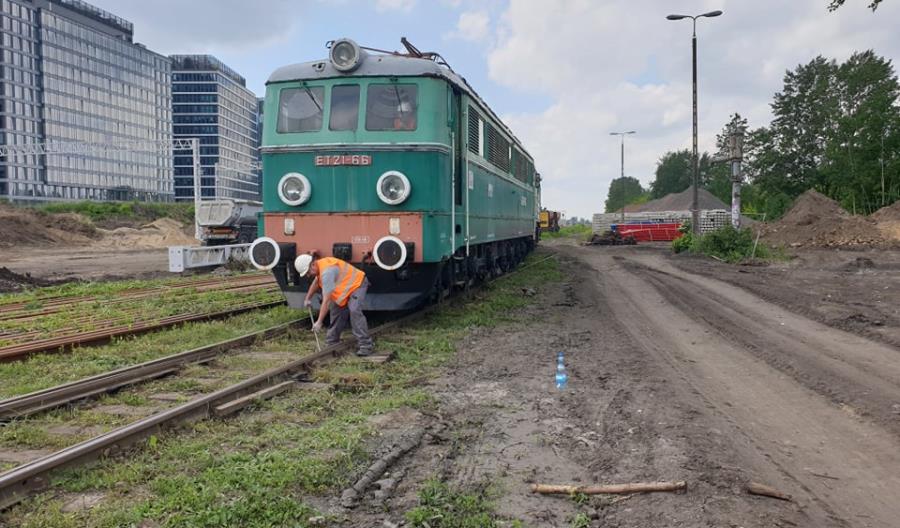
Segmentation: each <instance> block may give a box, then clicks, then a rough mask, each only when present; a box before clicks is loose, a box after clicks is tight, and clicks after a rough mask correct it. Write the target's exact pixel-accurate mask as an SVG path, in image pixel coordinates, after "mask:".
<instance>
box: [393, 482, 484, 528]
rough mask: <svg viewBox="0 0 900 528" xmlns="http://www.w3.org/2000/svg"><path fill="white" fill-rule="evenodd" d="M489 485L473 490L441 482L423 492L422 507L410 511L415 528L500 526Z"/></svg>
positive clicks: (408, 517)
mask: <svg viewBox="0 0 900 528" xmlns="http://www.w3.org/2000/svg"><path fill="white" fill-rule="evenodd" d="M493 510H494V505H493V502H492V493H491V487H490V485H489V484H486V485H482V486H475V487H471V488H469V489H461V488H457V487H451V486H449V485H447V484H446V483H444V482H441V481H440V480H438V479H432V480H429V481H428V482H426V483H425V486H423V488H422V489H421V490H420V491H419V506H417V507H415V508H413V509H412V510H410V511H408V512H406V520H407V522H409V524H410V526H413V527H414V528H492V527H495V526H497V519H496V518H495V517H496V516H495V515H494V513H493Z"/></svg>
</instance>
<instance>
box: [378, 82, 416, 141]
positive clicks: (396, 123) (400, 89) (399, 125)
mask: <svg viewBox="0 0 900 528" xmlns="http://www.w3.org/2000/svg"><path fill="white" fill-rule="evenodd" d="M418 97H419V87H418V86H416V85H414V84H370V85H369V88H368V90H367V92H366V99H367V100H366V130H415V129H416V127H417V126H418V122H417V121H418V112H419V103H418Z"/></svg>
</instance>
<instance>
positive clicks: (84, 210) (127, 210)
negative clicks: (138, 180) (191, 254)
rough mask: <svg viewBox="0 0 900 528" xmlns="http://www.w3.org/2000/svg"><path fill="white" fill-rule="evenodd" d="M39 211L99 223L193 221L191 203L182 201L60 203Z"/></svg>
mask: <svg viewBox="0 0 900 528" xmlns="http://www.w3.org/2000/svg"><path fill="white" fill-rule="evenodd" d="M38 211H42V212H44V213H49V214H54V213H78V214H81V215H84V216H86V217H87V218H89V219H90V220H91V221H93V222H95V223H98V224H104V223H107V222H152V221H153V220H156V219H159V218H171V219H173V220H178V221H179V222H182V223H185V224H190V223H192V222H193V221H194V205H193V204H185V203H147V202H87V201H85V202H61V203H52V204H47V205H42V206H40V207H39V208H38Z"/></svg>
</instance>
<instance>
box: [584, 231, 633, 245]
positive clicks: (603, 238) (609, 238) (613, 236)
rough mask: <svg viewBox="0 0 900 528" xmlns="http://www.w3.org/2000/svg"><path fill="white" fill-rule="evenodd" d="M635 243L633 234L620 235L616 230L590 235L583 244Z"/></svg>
mask: <svg viewBox="0 0 900 528" xmlns="http://www.w3.org/2000/svg"><path fill="white" fill-rule="evenodd" d="M635 244H637V241H635V239H634V236H632V235H627V236H624V237H623V236H622V235H621V234H620V233H619V232H618V231H606V232H604V233H603V234H602V235H596V234H595V235H591V238H590V240H588V241H587V242H585V243H584V245H585V246H633V245H635Z"/></svg>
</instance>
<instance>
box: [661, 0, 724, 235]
mask: <svg viewBox="0 0 900 528" xmlns="http://www.w3.org/2000/svg"><path fill="white" fill-rule="evenodd" d="M721 14H722V12H721V11H710V12H708V13H703V14H702V15H695V16H691V15H669V16H667V17H666V18H667V19H668V20H681V19H684V18H690V19H691V20H692V21H693V23H694V30H693V34H692V37H691V59H692V60H691V64H692V68H693V96H694V97H693V99H694V112H693V117H694V129H693V138H692V139H693V150H692V153H693V156H692V159H691V162H692V165H693V167H692V168H693V178H692V183H691V188H692V190H693V192H692V197H691V223H692V224H693V225H691V229H692V230H693V232H694V234H696V235H699V234H700V204H699V202H700V199H699V195H698V190H697V186H698V185H699V183H698V180H699V179H700V159H699V157H698V154H697V19H698V18H700V17H710V18H711V17H717V16H719V15H721Z"/></svg>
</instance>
